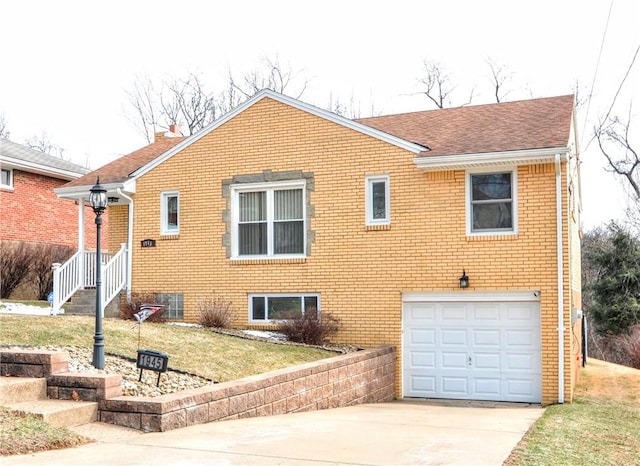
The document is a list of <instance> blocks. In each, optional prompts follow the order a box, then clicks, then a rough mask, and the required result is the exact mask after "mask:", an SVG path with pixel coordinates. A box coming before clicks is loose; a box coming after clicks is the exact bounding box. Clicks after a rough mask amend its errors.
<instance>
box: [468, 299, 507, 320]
mask: <svg viewBox="0 0 640 466" xmlns="http://www.w3.org/2000/svg"><path fill="white" fill-rule="evenodd" d="M471 310H472V316H473V319H474V320H479V321H491V322H498V321H499V320H500V308H499V307H498V306H496V305H495V304H493V303H482V304H477V305H476V306H471Z"/></svg>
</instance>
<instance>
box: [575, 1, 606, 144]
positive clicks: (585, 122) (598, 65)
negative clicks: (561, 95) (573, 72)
mask: <svg viewBox="0 0 640 466" xmlns="http://www.w3.org/2000/svg"><path fill="white" fill-rule="evenodd" d="M611 10H613V0H611V3H610V4H609V14H608V15H607V22H606V23H605V26H604V31H603V32H602V41H601V42H600V52H599V53H598V61H597V62H596V69H595V71H594V72H593V81H592V82H591V90H590V91H589V96H588V98H587V111H586V113H585V115H584V124H583V125H582V133H581V134H582V137H584V134H585V133H584V131H585V128H586V126H587V121H588V119H589V109H590V107H591V98H592V97H593V90H594V89H595V87H596V78H597V76H598V70H599V68H600V60H601V58H602V51H603V50H604V43H605V40H606V38H607V31H608V30H609V19H611ZM592 140H593V139H591V140H590V141H589V142H588V143H587V146H588V145H589V144H590V143H591V141H592ZM586 149H587V148H586V147H585V148H584V150H586Z"/></svg>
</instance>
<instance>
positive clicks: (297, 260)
mask: <svg viewBox="0 0 640 466" xmlns="http://www.w3.org/2000/svg"><path fill="white" fill-rule="evenodd" d="M305 262H307V258H306V257H281V258H276V257H273V258H267V257H263V258H260V259H240V258H237V257H236V258H233V259H231V260H230V264H231V265H270V264H304V263H305Z"/></svg>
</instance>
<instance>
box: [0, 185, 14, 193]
mask: <svg viewBox="0 0 640 466" xmlns="http://www.w3.org/2000/svg"><path fill="white" fill-rule="evenodd" d="M0 191H8V192H14V191H15V188H14V187H13V186H5V185H2V186H0Z"/></svg>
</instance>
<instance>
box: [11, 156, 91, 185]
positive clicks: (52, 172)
mask: <svg viewBox="0 0 640 466" xmlns="http://www.w3.org/2000/svg"><path fill="white" fill-rule="evenodd" d="M1 159H2V166H3V167H6V168H11V169H17V170H24V171H27V172H29V173H35V174H37V175H44V176H49V177H51V178H58V179H61V180H67V181H72V180H75V179H77V178H80V177H81V176H83V175H85V174H86V173H88V172H89V170H88V169H87V171H85V172H83V173H80V172H74V171H71V170H65V169H63V168H56V167H50V166H47V165H42V164H39V163H35V162H29V161H27V160H21V159H17V158H15V157H11V156H6V155H3V156H2V157H1Z"/></svg>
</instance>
